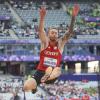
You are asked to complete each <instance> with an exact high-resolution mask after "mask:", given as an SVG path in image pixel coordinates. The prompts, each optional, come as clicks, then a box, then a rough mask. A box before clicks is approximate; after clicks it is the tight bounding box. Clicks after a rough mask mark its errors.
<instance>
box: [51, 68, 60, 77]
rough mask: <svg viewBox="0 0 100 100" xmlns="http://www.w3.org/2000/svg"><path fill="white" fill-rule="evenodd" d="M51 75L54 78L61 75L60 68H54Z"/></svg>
mask: <svg viewBox="0 0 100 100" xmlns="http://www.w3.org/2000/svg"><path fill="white" fill-rule="evenodd" d="M52 75H54V76H55V77H59V76H60V75H61V68H60V67H55V68H54V70H53V72H52Z"/></svg>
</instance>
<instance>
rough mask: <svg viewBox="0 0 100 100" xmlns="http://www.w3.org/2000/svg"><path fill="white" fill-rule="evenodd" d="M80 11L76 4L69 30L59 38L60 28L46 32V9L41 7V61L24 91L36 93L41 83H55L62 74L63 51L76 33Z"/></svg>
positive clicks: (25, 84) (25, 85) (26, 83)
mask: <svg viewBox="0 0 100 100" xmlns="http://www.w3.org/2000/svg"><path fill="white" fill-rule="evenodd" d="M78 12H79V6H78V5H75V6H74V7H73V11H72V19H71V24H70V26H69V30H67V32H66V33H65V34H64V36H63V37H61V38H58V30H57V29H55V28H51V29H49V31H48V34H46V33H45V31H44V19H45V15H46V9H45V8H44V7H42V8H41V9H40V23H39V38H40V40H41V50H40V62H39V65H38V67H37V71H36V72H35V74H34V76H33V77H32V78H31V79H28V80H27V81H26V82H25V83H24V87H23V89H24V91H29V90H31V91H32V92H33V93H35V92H36V89H37V86H38V85H39V84H40V83H46V84H49V83H53V82H54V81H55V80H56V79H57V78H58V77H59V76H60V75H61V68H60V62H61V58H62V52H63V49H64V45H65V43H66V42H67V41H68V39H69V38H70V37H71V36H72V35H73V33H74V32H73V26H74V23H75V17H76V16H77V14H78Z"/></svg>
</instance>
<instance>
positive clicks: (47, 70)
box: [45, 67, 53, 75]
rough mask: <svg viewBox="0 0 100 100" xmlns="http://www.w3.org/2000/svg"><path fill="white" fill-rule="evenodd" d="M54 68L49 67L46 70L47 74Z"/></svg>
mask: <svg viewBox="0 0 100 100" xmlns="http://www.w3.org/2000/svg"><path fill="white" fill-rule="evenodd" d="M52 70H53V68H52V67H48V68H47V69H46V71H45V74H48V75H50V74H51V73H52Z"/></svg>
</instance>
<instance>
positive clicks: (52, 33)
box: [48, 29, 58, 41]
mask: <svg viewBox="0 0 100 100" xmlns="http://www.w3.org/2000/svg"><path fill="white" fill-rule="evenodd" d="M48 37H49V39H50V40H51V41H56V40H57V39H58V30H57V29H50V30H49V32H48Z"/></svg>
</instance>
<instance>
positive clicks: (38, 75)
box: [33, 70, 57, 85]
mask: <svg viewBox="0 0 100 100" xmlns="http://www.w3.org/2000/svg"><path fill="white" fill-rule="evenodd" d="M44 75H45V72H44V71H41V70H37V71H36V72H35V74H34V75H33V78H34V79H35V80H36V82H37V85H39V84H40V83H41V78H42V77H43V76H44ZM56 79H57V78H55V79H53V80H48V81H46V82H45V83H46V84H52V83H54V82H55V81H56Z"/></svg>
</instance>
